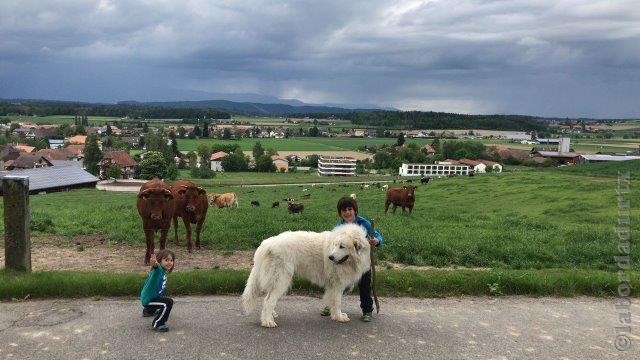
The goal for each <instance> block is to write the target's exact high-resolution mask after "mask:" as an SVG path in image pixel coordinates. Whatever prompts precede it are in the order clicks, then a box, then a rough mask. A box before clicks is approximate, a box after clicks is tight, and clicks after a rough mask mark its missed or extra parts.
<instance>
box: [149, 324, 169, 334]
mask: <svg viewBox="0 0 640 360" xmlns="http://www.w3.org/2000/svg"><path fill="white" fill-rule="evenodd" d="M153 330H154V331H159V332H167V331H169V327H168V326H167V325H165V324H163V325H160V326H156V327H154V328H153Z"/></svg>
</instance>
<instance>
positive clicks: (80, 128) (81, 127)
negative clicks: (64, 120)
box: [76, 125, 87, 135]
mask: <svg viewBox="0 0 640 360" xmlns="http://www.w3.org/2000/svg"><path fill="white" fill-rule="evenodd" d="M86 134H87V132H86V131H85V130H84V125H78V126H76V135H86Z"/></svg>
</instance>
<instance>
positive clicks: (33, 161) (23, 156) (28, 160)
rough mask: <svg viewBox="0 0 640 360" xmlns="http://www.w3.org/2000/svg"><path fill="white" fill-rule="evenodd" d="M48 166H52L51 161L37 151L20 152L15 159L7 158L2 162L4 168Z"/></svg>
mask: <svg viewBox="0 0 640 360" xmlns="http://www.w3.org/2000/svg"><path fill="white" fill-rule="evenodd" d="M48 166H53V164H52V163H51V161H49V160H48V159H47V158H46V157H45V156H43V155H41V154H37V153H25V152H21V153H20V155H19V156H18V157H17V158H16V159H15V160H8V161H5V162H4V169H5V170H17V169H34V168H41V167H48Z"/></svg>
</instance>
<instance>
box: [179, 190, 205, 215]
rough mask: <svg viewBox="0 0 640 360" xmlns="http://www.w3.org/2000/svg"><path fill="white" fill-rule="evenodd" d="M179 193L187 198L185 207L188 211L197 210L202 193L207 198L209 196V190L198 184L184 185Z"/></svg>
mask: <svg viewBox="0 0 640 360" xmlns="http://www.w3.org/2000/svg"><path fill="white" fill-rule="evenodd" d="M178 195H180V197H182V198H183V199H185V200H186V204H185V209H186V210H187V211H188V212H194V211H196V206H197V204H198V199H199V198H200V196H201V195H204V196H205V198H206V196H207V192H206V191H205V190H204V189H203V188H201V187H197V186H182V187H180V190H178Z"/></svg>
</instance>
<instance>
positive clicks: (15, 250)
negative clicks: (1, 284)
mask: <svg viewBox="0 0 640 360" xmlns="http://www.w3.org/2000/svg"><path fill="white" fill-rule="evenodd" d="M2 193H3V198H4V263H5V268H6V269H7V270H16V271H24V272H31V232H30V229H29V177H28V176H17V175H7V176H5V177H4V178H3V179H2Z"/></svg>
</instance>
